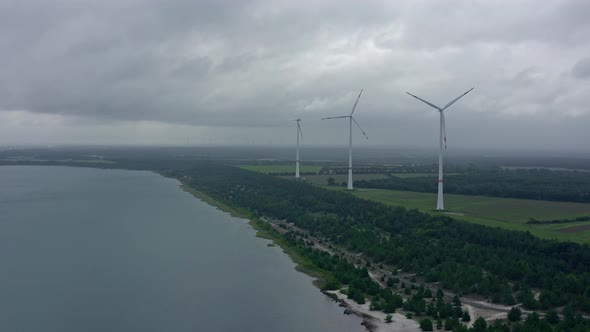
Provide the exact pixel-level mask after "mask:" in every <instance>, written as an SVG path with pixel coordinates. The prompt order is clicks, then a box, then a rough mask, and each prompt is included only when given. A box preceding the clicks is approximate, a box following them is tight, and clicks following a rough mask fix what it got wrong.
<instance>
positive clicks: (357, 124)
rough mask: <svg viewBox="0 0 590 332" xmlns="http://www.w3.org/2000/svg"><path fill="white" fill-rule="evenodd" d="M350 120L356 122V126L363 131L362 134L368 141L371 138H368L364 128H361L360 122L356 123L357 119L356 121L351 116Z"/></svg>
mask: <svg viewBox="0 0 590 332" xmlns="http://www.w3.org/2000/svg"><path fill="white" fill-rule="evenodd" d="M350 118H351V119H352V121H354V124H355V125H356V126H357V127H359V129H360V130H361V133H363V135H365V137H366V138H367V139H369V136H367V134H365V131H364V130H363V128H361V126H360V125H359V123H358V122H356V120H355V119H354V118H353V117H352V116H351V117H350Z"/></svg>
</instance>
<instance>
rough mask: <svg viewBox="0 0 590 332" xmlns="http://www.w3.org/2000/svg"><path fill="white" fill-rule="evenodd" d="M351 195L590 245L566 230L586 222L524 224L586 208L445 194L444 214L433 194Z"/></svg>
mask: <svg viewBox="0 0 590 332" xmlns="http://www.w3.org/2000/svg"><path fill="white" fill-rule="evenodd" d="M339 189H340V188H339ZM352 193H353V194H354V195H356V196H357V197H360V198H364V199H368V200H373V201H377V202H381V203H385V204H389V205H396V206H400V205H401V206H405V207H407V208H414V209H418V210H420V211H423V212H427V213H432V214H447V215H450V216H452V217H453V218H456V219H460V220H465V221H468V222H473V223H477V224H482V225H486V226H492V227H501V228H505V229H511V230H519V231H529V232H531V233H532V234H534V235H536V236H539V237H542V238H547V239H558V240H570V241H574V242H580V243H590V230H582V231H578V232H567V230H566V229H568V228H571V227H577V226H583V225H590V222H576V223H565V224H545V225H531V224H527V223H526V222H527V221H529V220H530V219H531V218H534V219H538V220H553V219H565V218H575V217H580V216H588V215H590V204H584V203H570V202H552V201H538V200H528V199H515V198H498V197H487V196H468V195H452V194H445V208H446V209H447V211H446V212H436V211H435V210H434V207H435V206H436V193H419V192H411V191H397V190H381V189H360V190H355V191H353V192H352Z"/></svg>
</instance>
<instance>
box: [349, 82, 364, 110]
mask: <svg viewBox="0 0 590 332" xmlns="http://www.w3.org/2000/svg"><path fill="white" fill-rule="evenodd" d="M362 94H363V89H361V92H360V93H359V96H358V97H356V101H355V102H354V106H353V107H352V112H350V116H352V113H354V110H355V109H356V105H357V104H358V102H359V99H361V95H362Z"/></svg>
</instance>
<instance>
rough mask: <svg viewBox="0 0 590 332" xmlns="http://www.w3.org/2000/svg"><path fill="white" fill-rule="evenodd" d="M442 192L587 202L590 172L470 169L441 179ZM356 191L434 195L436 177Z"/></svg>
mask: <svg viewBox="0 0 590 332" xmlns="http://www.w3.org/2000/svg"><path fill="white" fill-rule="evenodd" d="M444 181H445V182H444V183H445V186H444V188H445V192H446V193H451V194H462V195H483V196H493V197H511V198H523V199H536V200H548V201H566V202H584V203H588V202H590V172H570V171H550V170H544V169H518V170H508V169H500V168H496V169H485V170H480V169H477V168H470V169H468V170H467V171H466V172H465V173H463V174H460V175H448V176H445V178H444ZM355 185H356V186H357V187H364V188H375V189H393V190H408V191H419V192H436V187H437V185H438V182H437V177H433V176H428V177H415V178H400V177H396V176H392V177H390V178H387V179H378V180H361V181H355Z"/></svg>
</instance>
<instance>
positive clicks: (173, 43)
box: [0, 0, 590, 149]
mask: <svg viewBox="0 0 590 332" xmlns="http://www.w3.org/2000/svg"><path fill="white" fill-rule="evenodd" d="M588 13H590V1H587V0H579V1H575V0H571V1H538V0H531V1H514V0H510V1H491V0H489V1H434V0H432V1H391V0H386V1H343V0H334V1H305V0H300V1H238V0H235V1H222V0H206V1H195V0H192V1H189V0H160V1H153V0H152V1H147V0H146V1H139V0H135V1H134V0H100V1H95V0H93V1H74V0H71V1H65V0H52V1H48V0H26V1H24V0H0V145H6V144H39V143H42V144H58V143H74V144H76V143H79V144H87V143H96V144H186V143H187V142H188V143H190V144H202V143H208V142H209V138H210V137H211V139H212V140H213V141H215V142H217V143H218V144H222V143H226V144H252V143H257V144H261V143H273V144H280V143H284V144H292V143H293V142H294V139H295V127H294V122H290V120H291V119H294V118H296V117H298V116H300V117H302V119H303V122H302V125H303V134H304V138H305V139H304V141H305V143H306V144H335V143H346V141H347V136H348V132H347V130H348V127H347V123H346V120H333V121H321V120H320V119H321V118H322V117H325V116H336V115H345V114H348V113H349V112H350V109H351V107H352V104H353V103H354V99H355V98H356V95H357V94H358V92H359V90H360V89H361V88H364V89H365V92H364V94H363V97H362V98H361V100H360V102H359V105H358V108H357V112H356V113H355V115H356V118H357V121H358V122H359V123H360V125H361V126H363V129H365V131H366V132H367V134H368V136H369V140H364V138H363V136H362V135H361V134H360V132H358V131H356V132H355V133H354V140H355V144H393V145H406V144H417V145H425V146H428V145H432V146H436V144H437V135H438V133H437V131H438V114H437V112H436V111H435V110H433V109H431V108H429V107H428V106H426V105H424V104H422V103H420V102H418V101H417V100H415V99H413V98H411V97H409V96H408V95H406V94H405V91H410V92H412V93H414V94H417V95H418V96H421V97H423V98H425V99H428V100H429V101H431V102H433V103H435V104H439V105H441V106H442V105H444V104H446V103H447V102H448V101H449V100H451V99H453V98H455V97H456V96H458V95H459V94H461V93H463V92H464V91H466V90H467V89H469V88H471V87H475V90H473V91H472V92H471V93H469V94H468V95H467V96H466V97H464V98H463V99H461V100H460V101H459V102H457V103H456V104H455V105H453V106H452V107H451V108H450V109H448V110H447V111H446V122H447V132H448V135H447V136H448V141H449V148H453V147H502V146H506V147H519V148H534V149H542V148H548V149H562V148H572V149H584V148H585V147H588V148H590V145H589V144H588V142H590V107H589V105H590V19H588Z"/></svg>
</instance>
